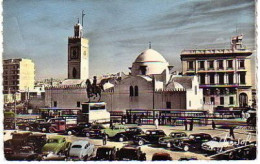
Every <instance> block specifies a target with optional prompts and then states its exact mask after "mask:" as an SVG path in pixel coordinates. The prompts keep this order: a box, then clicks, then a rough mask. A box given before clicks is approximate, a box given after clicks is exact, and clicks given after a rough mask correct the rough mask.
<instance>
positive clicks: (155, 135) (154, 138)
mask: <svg viewBox="0 0 260 164" xmlns="http://www.w3.org/2000/svg"><path fill="white" fill-rule="evenodd" d="M165 136H166V134H165V133H164V131H163V130H147V131H146V132H145V134H140V135H136V136H135V137H134V140H133V141H134V144H137V145H139V146H142V145H143V144H147V143H152V144H158V141H159V138H161V137H165Z"/></svg>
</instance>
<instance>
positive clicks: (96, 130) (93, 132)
mask: <svg viewBox="0 0 260 164" xmlns="http://www.w3.org/2000/svg"><path fill="white" fill-rule="evenodd" d="M102 129H105V127H104V125H102V124H93V125H91V126H90V127H89V128H84V129H83V130H82V131H81V133H79V135H84V136H86V137H102V135H101V130H102Z"/></svg>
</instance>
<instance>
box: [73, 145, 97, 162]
mask: <svg viewBox="0 0 260 164" xmlns="http://www.w3.org/2000/svg"><path fill="white" fill-rule="evenodd" d="M93 153H94V145H93V144H91V143H89V142H88V141H84V140H79V141H75V142H73V143H72V144H71V146H70V150H69V158H70V159H73V160H78V159H79V160H87V159H88V158H89V157H90V156H91V155H92V154H93Z"/></svg>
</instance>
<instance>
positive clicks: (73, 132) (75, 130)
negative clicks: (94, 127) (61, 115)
mask: <svg viewBox="0 0 260 164" xmlns="http://www.w3.org/2000/svg"><path fill="white" fill-rule="evenodd" d="M90 126H91V124H89V123H79V124H78V125H77V126H73V127H69V128H67V129H66V130H65V134H68V135H80V134H81V133H82V130H83V129H85V128H89V127H90Z"/></svg>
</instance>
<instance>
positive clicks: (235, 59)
mask: <svg viewBox="0 0 260 164" xmlns="http://www.w3.org/2000/svg"><path fill="white" fill-rule="evenodd" d="M242 39H243V36H242V35H240V36H235V37H232V38H231V48H230V49H205V50H183V51H182V52H181V61H182V71H183V74H185V75H197V76H198V78H199V83H200V88H202V89H203V102H204V104H210V105H213V106H214V107H216V106H225V107H247V106H251V105H252V103H253V102H252V91H251V87H252V78H251V59H250V56H251V55H252V51H250V50H248V49H245V48H244V46H243V44H242Z"/></svg>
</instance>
